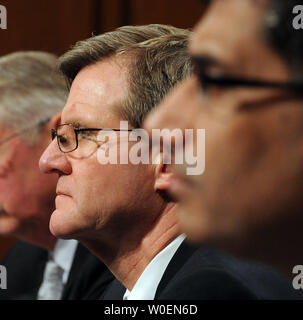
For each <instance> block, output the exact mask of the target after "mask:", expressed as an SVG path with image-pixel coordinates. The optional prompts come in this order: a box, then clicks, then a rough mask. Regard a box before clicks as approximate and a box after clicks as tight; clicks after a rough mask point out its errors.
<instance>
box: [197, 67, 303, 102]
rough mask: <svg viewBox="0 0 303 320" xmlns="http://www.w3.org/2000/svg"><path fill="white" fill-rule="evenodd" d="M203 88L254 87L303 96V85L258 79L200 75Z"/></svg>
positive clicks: (293, 82)
mask: <svg viewBox="0 0 303 320" xmlns="http://www.w3.org/2000/svg"><path fill="white" fill-rule="evenodd" d="M198 76H199V77H200V79H201V86H202V89H203V90H205V91H206V90H207V89H208V87H209V86H211V85H215V86H218V87H254V88H276V89H282V90H287V91H292V92H293V93H295V94H296V95H299V96H301V95H303V83H300V82H295V81H288V82H275V81H262V80H257V79H248V78H238V77H212V76H209V75H207V74H205V73H201V72H200V73H199V74H198Z"/></svg>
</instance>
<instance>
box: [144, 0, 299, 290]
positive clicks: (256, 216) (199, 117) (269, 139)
mask: <svg viewBox="0 0 303 320" xmlns="http://www.w3.org/2000/svg"><path fill="white" fill-rule="evenodd" d="M202 2H205V3H206V2H208V8H207V11H206V13H205V15H203V17H202V18H201V21H199V23H198V24H197V26H196V27H195V31H194V35H193V37H192V38H191V42H190V44H189V54H190V55H191V56H192V57H193V62H194V63H195V65H196V73H195V75H193V76H192V77H191V78H190V79H188V80H187V81H186V82H184V83H183V84H182V86H180V87H179V88H178V89H177V90H175V91H174V92H173V93H172V94H171V95H170V97H168V98H167V99H166V100H165V102H164V103H163V104H162V105H161V106H159V108H157V110H155V112H154V113H153V115H152V114H151V115H150V117H149V118H148V119H146V128H147V129H149V130H152V129H153V128H159V129H161V128H168V129H170V128H175V127H176V126H177V127H179V128H188V127H191V128H205V129H206V131H207V132H208V134H207V135H206V145H207V153H206V159H205V161H206V163H205V166H206V168H207V169H206V170H205V173H204V174H203V176H196V177H195V176H187V175H186V174H185V172H186V171H185V168H182V170H180V168H179V170H178V179H176V180H175V181H174V182H173V184H172V190H171V191H172V192H173V196H174V197H175V198H176V199H178V201H179V203H180V208H181V209H180V211H179V219H180V224H181V225H182V229H183V231H184V232H185V233H186V234H187V235H188V237H189V238H191V239H192V240H195V241H197V242H201V243H204V244H205V243H208V244H212V245H216V246H218V247H219V248H221V249H222V250H228V251H230V252H231V253H233V254H236V255H238V256H240V257H242V258H247V259H255V260H258V261H262V262H263V263H268V264H271V265H273V266H275V267H276V268H279V269H280V270H281V271H283V272H284V273H285V274H287V275H290V276H291V277H292V278H294V274H297V273H299V274H298V278H297V280H299V281H300V278H302V266H301V265H302V252H301V251H302V250H301V247H302V245H301V243H302V226H303V214H302V211H303V201H302V199H303V197H302V190H303V178H302V172H303V153H302V152H301V148H302V141H301V139H302V140H303V135H302V127H303V121H302V119H303V117H302V116H303V108H302V105H303V100H302V92H303V76H302V75H303V58H302V57H303V56H302V52H303V32H302V30H300V22H301V29H302V8H303V7H302V5H299V3H302V1H296V0H287V1H285V0H266V1H242V0H228V1H220V0H211V1H209V0H208V1H206V0H204V1H202ZM240 8H241V9H240ZM218 21H220V23H219V24H218ZM185 112H186V115H187V116H186V117H184V116H183V114H184V113H185ZM297 280H296V281H297ZM296 286H297V287H299V288H300V285H299V286H298V285H296ZM301 288H302V285H301Z"/></svg>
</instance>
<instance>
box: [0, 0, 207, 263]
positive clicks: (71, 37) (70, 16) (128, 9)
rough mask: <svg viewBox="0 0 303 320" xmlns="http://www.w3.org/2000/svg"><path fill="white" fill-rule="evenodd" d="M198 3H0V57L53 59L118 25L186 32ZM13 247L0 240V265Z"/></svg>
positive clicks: (25, 0)
mask: <svg viewBox="0 0 303 320" xmlns="http://www.w3.org/2000/svg"><path fill="white" fill-rule="evenodd" d="M200 2H201V1H199V0H152V1H146V0H51V1H50V0H0V4H1V5H4V6H5V7H6V9H7V30H1V29H0V55H4V54H7V53H11V52H14V51H20V50H43V51H48V52H52V53H56V54H58V55H61V54H63V53H64V52H65V51H67V50H68V49H69V48H70V47H71V46H72V45H73V44H74V43H75V42H76V41H78V40H82V39H86V38H88V37H90V36H91V35H92V34H95V35H96V34H99V33H103V32H106V31H111V30H113V29H115V28H117V27H119V26H122V25H141V24H148V23H163V24H171V25H173V26H176V27H180V28H192V27H193V26H194V24H195V23H196V22H197V21H198V19H199V17H200V16H201V13H202V10H203V7H202V5H201V3H200ZM13 243H14V239H12V238H3V237H0V261H1V259H2V257H3V256H4V255H5V253H6V252H7V250H8V249H9V248H10V247H11V246H12V244H13Z"/></svg>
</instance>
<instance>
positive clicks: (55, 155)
mask: <svg viewBox="0 0 303 320" xmlns="http://www.w3.org/2000/svg"><path fill="white" fill-rule="evenodd" d="M39 168H40V170H41V171H42V172H43V173H60V174H70V173H71V171H72V168H71V164H70V162H69V160H68V159H67V157H66V155H65V154H64V153H62V152H61V151H60V150H59V147H58V144H57V139H54V140H53V141H52V142H51V143H50V144H49V146H48V147H47V148H46V149H45V151H44V152H43V154H42V156H41V158H40V161H39Z"/></svg>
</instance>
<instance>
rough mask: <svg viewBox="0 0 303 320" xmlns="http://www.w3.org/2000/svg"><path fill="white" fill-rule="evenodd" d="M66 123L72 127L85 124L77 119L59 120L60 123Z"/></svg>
mask: <svg viewBox="0 0 303 320" xmlns="http://www.w3.org/2000/svg"><path fill="white" fill-rule="evenodd" d="M66 123H68V124H71V125H72V126H73V127H74V128H80V127H84V126H85V125H83V123H82V122H81V121H79V120H69V121H65V122H62V121H61V124H66Z"/></svg>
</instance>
